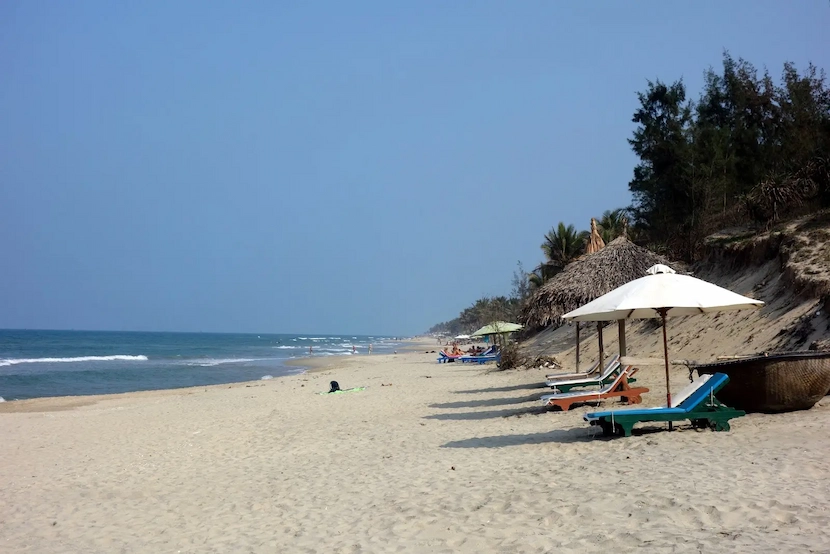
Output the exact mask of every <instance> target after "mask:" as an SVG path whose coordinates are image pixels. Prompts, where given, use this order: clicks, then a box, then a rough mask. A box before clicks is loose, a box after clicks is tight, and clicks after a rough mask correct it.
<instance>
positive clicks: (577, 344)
mask: <svg viewBox="0 0 830 554" xmlns="http://www.w3.org/2000/svg"><path fill="white" fill-rule="evenodd" d="M576 370H577V371H579V322H578V321H577V322H576Z"/></svg>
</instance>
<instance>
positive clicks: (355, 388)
mask: <svg viewBox="0 0 830 554" xmlns="http://www.w3.org/2000/svg"><path fill="white" fill-rule="evenodd" d="M362 390H366V387H354V388H353V389H340V390H336V391H334V392H318V393H317V394H343V393H345V392H359V391H362Z"/></svg>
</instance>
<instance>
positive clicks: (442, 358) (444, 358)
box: [438, 350, 463, 364]
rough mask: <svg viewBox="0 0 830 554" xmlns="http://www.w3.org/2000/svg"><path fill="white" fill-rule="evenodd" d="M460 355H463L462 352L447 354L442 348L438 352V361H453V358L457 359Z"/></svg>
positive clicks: (443, 362) (442, 362)
mask: <svg viewBox="0 0 830 554" xmlns="http://www.w3.org/2000/svg"><path fill="white" fill-rule="evenodd" d="M461 356H463V354H455V355H453V354H449V353H447V352H446V351H444V350H442V351H440V352H439V353H438V363H439V364H445V363H448V362H454V361H455V360H457V359H458V358H460V357H461Z"/></svg>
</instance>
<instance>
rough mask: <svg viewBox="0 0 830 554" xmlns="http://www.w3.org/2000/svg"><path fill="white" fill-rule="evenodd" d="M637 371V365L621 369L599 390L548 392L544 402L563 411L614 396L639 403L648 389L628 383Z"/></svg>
mask: <svg viewBox="0 0 830 554" xmlns="http://www.w3.org/2000/svg"><path fill="white" fill-rule="evenodd" d="M637 371H638V369H637V368H636V367H631V366H628V367H626V368H625V369H624V370H622V371H620V372H619V373H618V374H617V376H616V377H615V378H614V380H613V381H611V382H610V383H608V384H607V385H605V386H604V387H602V388H601V389H600V390H597V391H588V390H577V391H570V392H558V393H556V394H546V395H544V396H543V397H542V404H543V405H545V406H549V407H552V408H556V407H558V408H559V409H561V410H562V411H563V412H567V411H568V410H569V409H570V408H571V405H573V404H583V403H585V402H599V401H600V400H605V399H606V398H614V397H619V398H620V400H622V401H623V402H625V403H627V404H639V403H640V402H642V401H643V398H642V395H643V394H644V393H647V392H648V389H647V388H645V387H637V388H631V387H630V386H629V385H628V378H629V377H630V376H632V375H634V374H635V373H637Z"/></svg>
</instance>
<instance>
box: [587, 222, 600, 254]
mask: <svg viewBox="0 0 830 554" xmlns="http://www.w3.org/2000/svg"><path fill="white" fill-rule="evenodd" d="M603 248H605V241H604V240H602V237H601V236H600V234H599V230H598V229H597V220H596V219H594V218H593V217H592V218H591V237H590V238H589V239H588V246H587V247H586V248H585V253H586V254H594V253H595V252H599V251H600V250H602V249H603Z"/></svg>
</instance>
